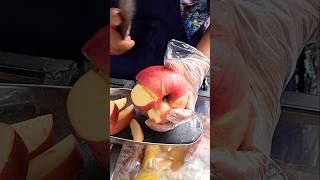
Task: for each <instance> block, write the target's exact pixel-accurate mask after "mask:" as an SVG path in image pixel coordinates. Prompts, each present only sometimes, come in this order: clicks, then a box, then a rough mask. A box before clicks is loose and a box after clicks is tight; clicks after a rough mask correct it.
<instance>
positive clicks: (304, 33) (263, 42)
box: [211, 0, 320, 180]
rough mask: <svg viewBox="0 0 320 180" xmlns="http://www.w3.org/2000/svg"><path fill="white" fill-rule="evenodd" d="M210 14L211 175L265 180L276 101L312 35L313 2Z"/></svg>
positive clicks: (233, 3) (237, 4)
mask: <svg viewBox="0 0 320 180" xmlns="http://www.w3.org/2000/svg"><path fill="white" fill-rule="evenodd" d="M211 5H212V7H211V12H213V17H214V20H213V31H214V32H213V36H212V40H211V43H212V45H211V48H212V49H213V54H212V55H211V56H213V61H214V65H213V66H218V67H219V68H213V66H211V67H212V69H211V74H212V75H213V77H212V79H213V81H212V82H213V83H212V86H213V87H212V91H213V93H212V95H213V97H212V99H211V103H212V104H211V108H212V109H213V116H211V117H212V119H211V121H212V123H211V124H212V126H211V131H212V137H211V145H212V146H213V147H214V148H213V149H212V150H211V151H212V153H211V168H212V170H213V172H215V176H216V177H217V178H216V179H223V180H228V179H232V180H236V179H241V180H246V179H264V178H265V175H266V172H267V168H268V166H269V162H270V150H271V142H272V137H273V132H274V129H275V127H276V125H277V122H278V120H279V117H280V112H281V110H280V96H281V93H282V90H283V88H284V87H285V86H286V85H287V83H288V81H289V79H290V77H291V76H292V74H293V72H294V70H295V67H296V62H297V60H298V57H299V55H300V53H301V52H302V49H303V47H304V45H305V44H306V43H307V41H308V40H309V38H310V37H311V36H312V34H313V33H314V32H315V30H316V29H317V28H319V16H320V9H319V8H318V7H320V2H319V1H318V0H305V1H300V0H283V1H272V0H255V1H251V0H250V1H244V0H240V1H238V0H220V1H218V0H217V1H214V3H212V4H211Z"/></svg>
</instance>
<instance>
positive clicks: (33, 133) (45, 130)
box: [12, 114, 53, 159]
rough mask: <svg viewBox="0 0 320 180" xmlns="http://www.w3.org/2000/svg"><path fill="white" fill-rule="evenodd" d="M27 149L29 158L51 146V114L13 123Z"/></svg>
mask: <svg viewBox="0 0 320 180" xmlns="http://www.w3.org/2000/svg"><path fill="white" fill-rule="evenodd" d="M12 127H13V128H14V129H15V130H16V132H17V133H18V134H19V136H20V137H21V138H22V140H23V142H24V144H25V145H26V147H27V149H28V151H29V157H30V159H32V158H34V157H35V156H37V155H39V154H40V153H42V152H44V151H45V150H47V149H48V148H49V147H51V146H52V144H53V142H52V136H53V119H52V115H51V114H47V115H43V116H39V117H36V118H33V119H30V120H26V121H22V122H19V123H16V124H13V125H12Z"/></svg>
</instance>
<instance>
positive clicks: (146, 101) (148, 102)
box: [131, 84, 157, 112]
mask: <svg viewBox="0 0 320 180" xmlns="http://www.w3.org/2000/svg"><path fill="white" fill-rule="evenodd" d="M131 99H132V103H133V104H134V105H135V106H137V107H138V108H139V109H140V110H141V111H142V112H147V111H148V110H150V109H151V108H152V107H153V105H154V104H155V102H156V100H157V99H156V97H155V96H154V95H152V94H151V93H149V92H148V90H146V89H145V88H144V87H143V86H141V85H140V84H137V85H136V86H135V87H134V88H133V89H132V91H131Z"/></svg>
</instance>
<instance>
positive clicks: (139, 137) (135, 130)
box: [130, 119, 144, 142]
mask: <svg viewBox="0 0 320 180" xmlns="http://www.w3.org/2000/svg"><path fill="white" fill-rule="evenodd" d="M130 129H131V134H132V137H133V140H134V141H138V142H142V141H143V139H144V135H143V131H142V129H141V126H140V124H139V123H138V121H137V120H135V119H132V121H131V122H130Z"/></svg>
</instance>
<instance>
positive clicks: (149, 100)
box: [131, 66, 188, 123]
mask: <svg viewBox="0 0 320 180" xmlns="http://www.w3.org/2000/svg"><path fill="white" fill-rule="evenodd" d="M136 79H137V80H138V82H139V84H138V85H136V86H135V87H134V88H133V90H132V92H131V99H132V102H133V104H135V105H136V106H137V107H138V108H139V109H140V110H141V111H143V112H145V111H147V112H148V116H149V118H150V119H153V120H154V121H155V122H156V123H167V122H168V120H167V118H166V114H167V112H168V111H169V110H171V109H173V108H182V109H183V108H185V107H186V105H187V102H188V88H187V81H186V79H185V78H184V76H183V75H182V74H179V73H178V72H176V71H174V70H172V69H168V68H165V67H164V66H151V67H148V68H146V69H143V70H142V71H140V72H139V73H138V75H137V76H136Z"/></svg>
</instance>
